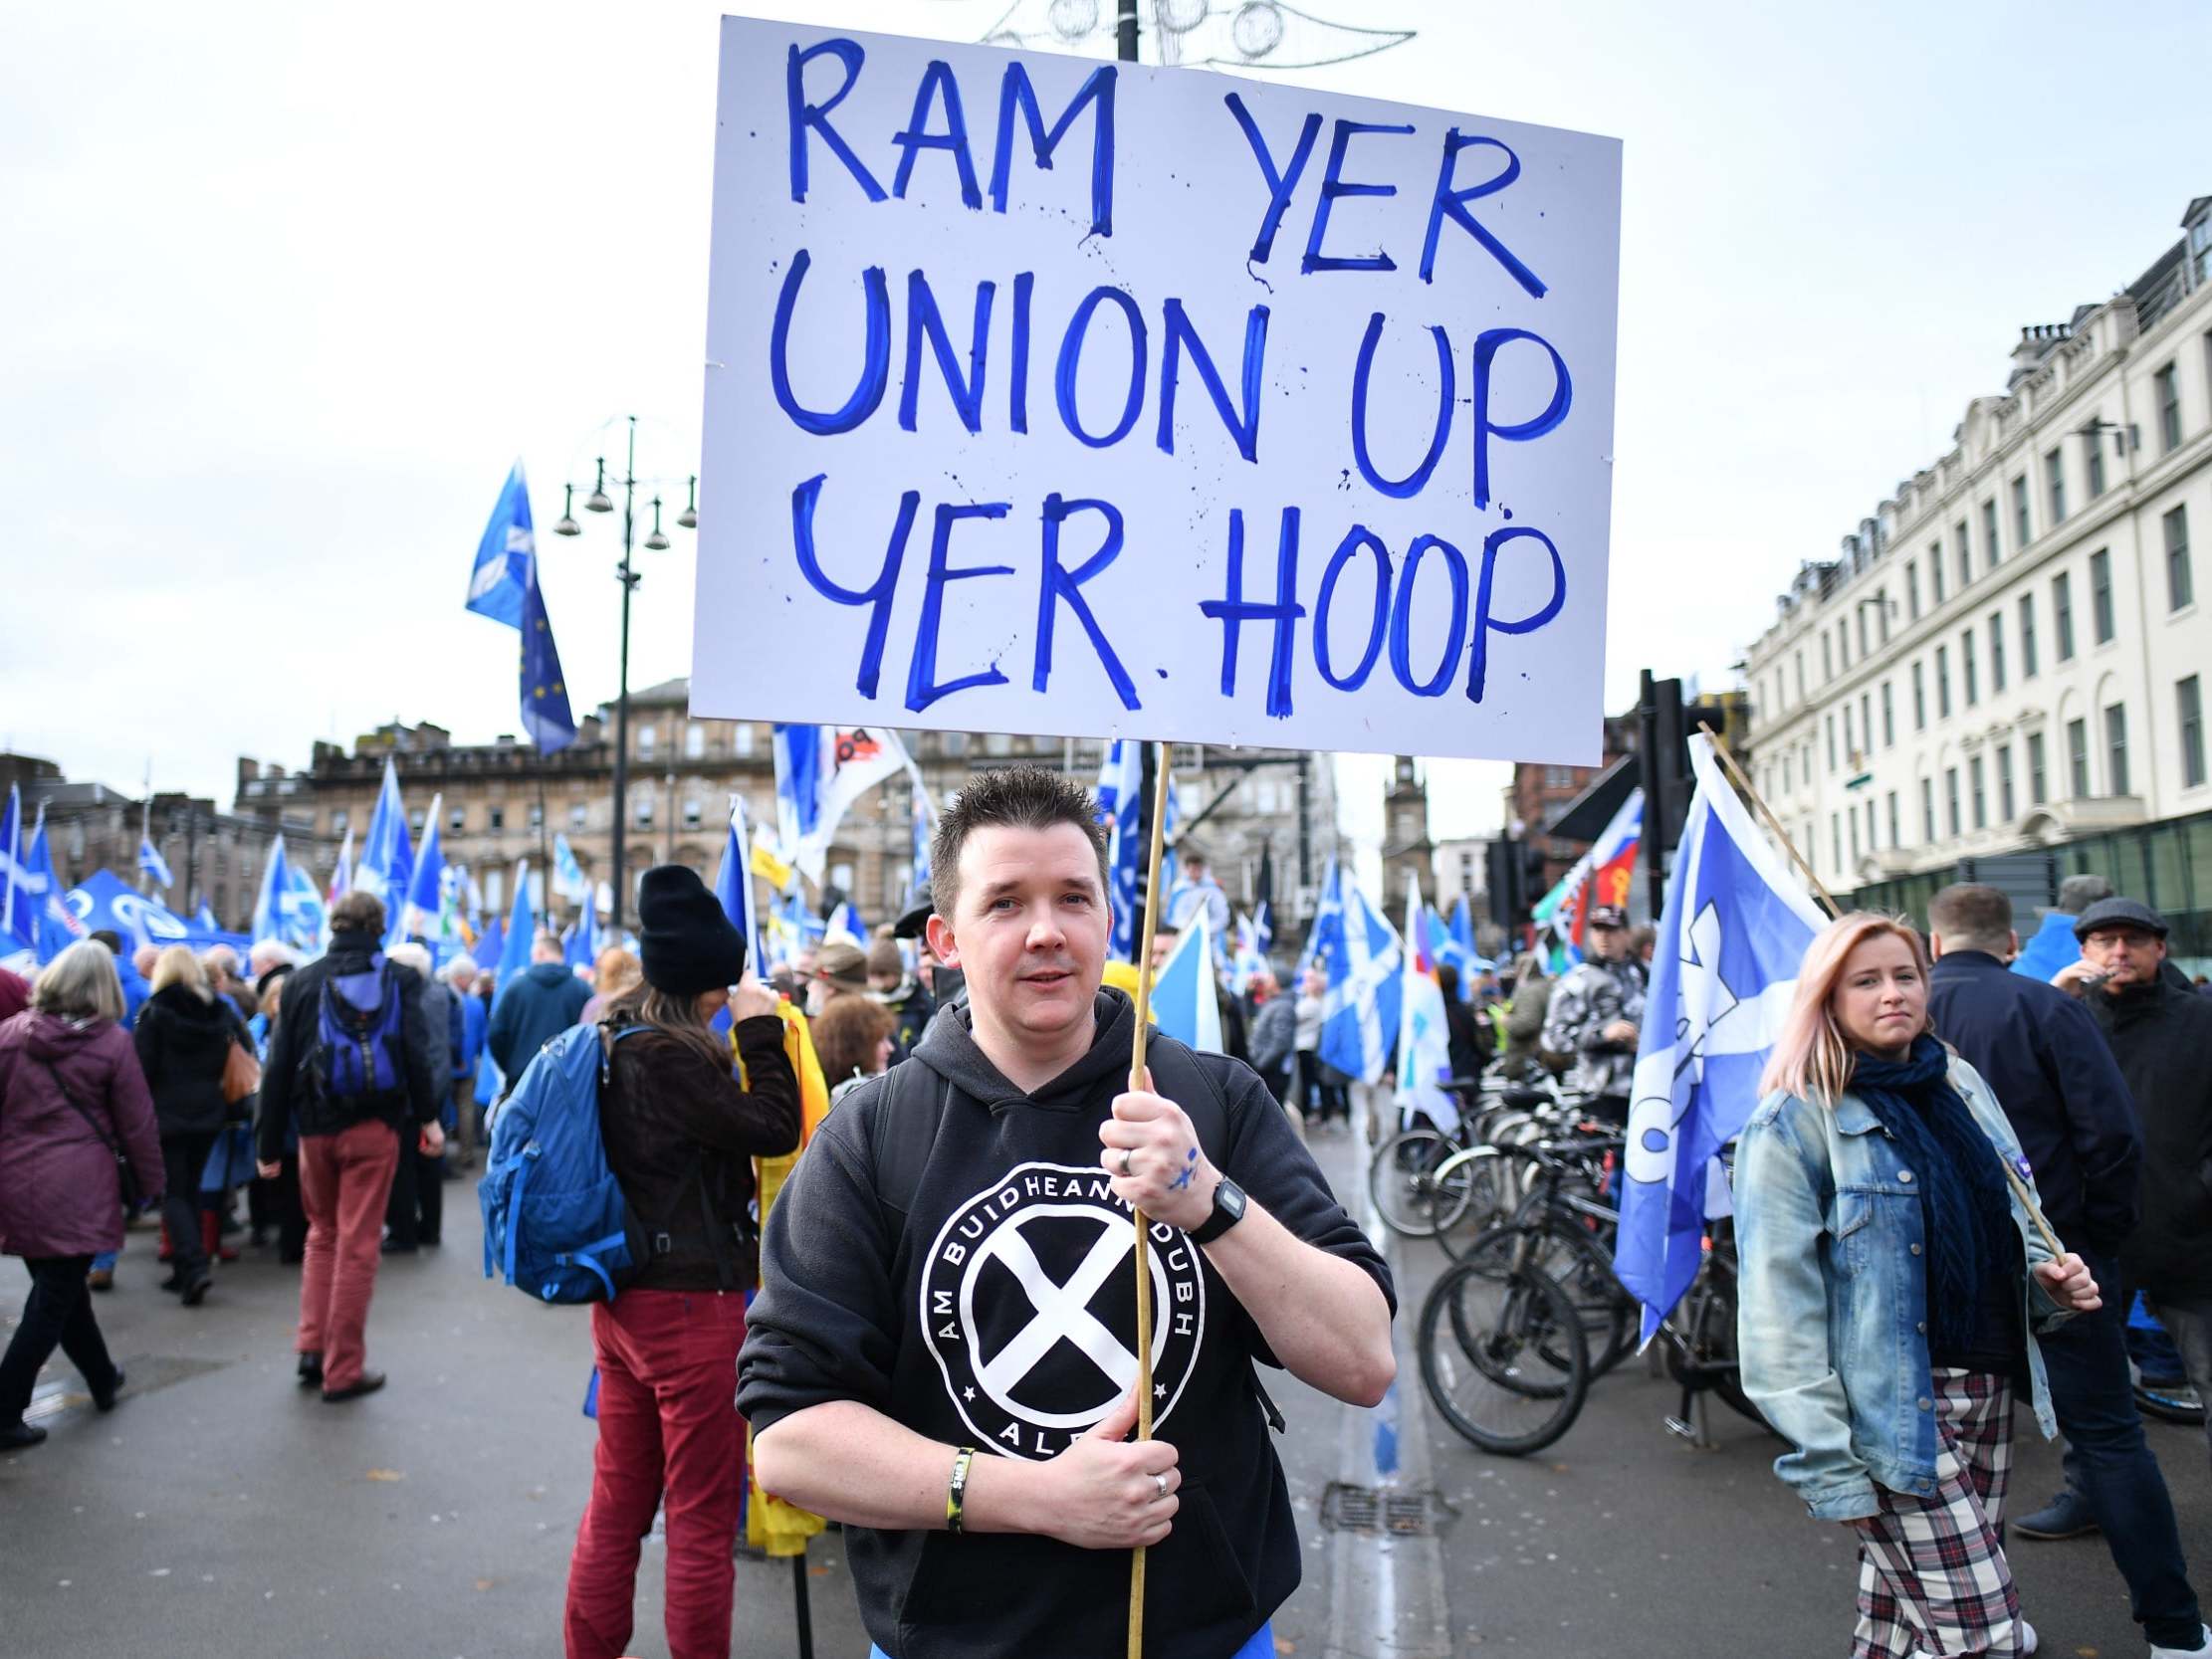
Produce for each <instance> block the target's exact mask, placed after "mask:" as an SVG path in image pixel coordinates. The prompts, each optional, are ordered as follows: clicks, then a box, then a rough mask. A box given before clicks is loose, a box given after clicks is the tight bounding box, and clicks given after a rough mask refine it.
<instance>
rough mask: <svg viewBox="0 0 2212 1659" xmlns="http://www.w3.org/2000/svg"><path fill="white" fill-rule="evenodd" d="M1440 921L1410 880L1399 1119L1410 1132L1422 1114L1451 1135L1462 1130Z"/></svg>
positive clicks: (1401, 1010) (1401, 995) (1400, 1015)
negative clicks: (1453, 1082) (1451, 1088)
mask: <svg viewBox="0 0 2212 1659" xmlns="http://www.w3.org/2000/svg"><path fill="white" fill-rule="evenodd" d="M1434 920H1435V914H1434V913H1433V912H1427V911H1425V908H1424V906H1423V905H1422V902H1421V884H1420V882H1418V881H1416V880H1413V879H1412V878H1410V877H1409V878H1408V880H1407V882H1406V933H1405V940H1404V943H1405V949H1404V951H1403V953H1402V954H1403V965H1402V966H1401V968H1400V970H1399V979H1398V984H1399V993H1398V996H1399V1000H1398V1089H1397V1093H1396V1095H1395V1097H1394V1098H1395V1099H1396V1101H1397V1103H1398V1112H1399V1117H1400V1119H1401V1120H1402V1121H1403V1123H1404V1124H1405V1126H1406V1127H1407V1128H1408V1129H1411V1128H1412V1127H1413V1124H1414V1117H1415V1115H1416V1114H1417V1113H1418V1114H1420V1115H1422V1116H1424V1117H1426V1118H1428V1119H1429V1121H1430V1122H1431V1123H1433V1124H1435V1125H1436V1126H1437V1127H1438V1129H1440V1130H1443V1131H1445V1132H1446V1133H1448V1132H1450V1131H1452V1130H1455V1129H1457V1128H1458V1127H1459V1107H1458V1103H1457V1102H1455V1101H1454V1100H1453V1099H1452V1098H1451V1096H1450V1095H1449V1094H1448V1093H1446V1092H1445V1090H1444V1088H1443V1080H1444V1079H1445V1078H1447V1077H1449V1076H1450V1075H1451V1044H1450V1038H1449V1035H1448V1033H1447V1031H1446V1028H1445V1026H1444V1005H1443V986H1442V985H1440V984H1438V982H1437V953H1436V941H1435V938H1434V936H1433V935H1432V933H1431V932H1430V926H1429V925H1430V923H1431V922H1433V921H1434Z"/></svg>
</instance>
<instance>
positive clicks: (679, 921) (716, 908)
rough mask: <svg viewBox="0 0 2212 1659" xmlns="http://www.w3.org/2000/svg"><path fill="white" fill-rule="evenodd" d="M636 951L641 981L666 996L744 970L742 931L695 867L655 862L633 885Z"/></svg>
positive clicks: (716, 983) (727, 979) (695, 991)
mask: <svg viewBox="0 0 2212 1659" xmlns="http://www.w3.org/2000/svg"><path fill="white" fill-rule="evenodd" d="M637 925H638V933H637V953H638V956H639V958H640V960H642V961H643V963H644V965H645V978H646V982H647V983H649V984H651V985H653V986H655V987H656V988H658V989H660V990H664V991H666V992H668V993H669V995H671V996H697V995H699V994H700V992H702V991H711V990H716V989H719V988H720V987H722V986H724V985H734V984H736V983H737V982H738V980H739V979H741V978H742V977H744V974H745V935H744V934H743V933H739V932H738V931H737V929H735V928H733V927H731V926H730V919H729V918H728V917H727V916H724V915H723V914H722V902H721V901H720V900H719V899H717V898H716V897H715V896H714V895H713V894H712V893H710V892H708V891H707V884H706V883H705V882H703V881H701V880H700V879H699V872H698V871H696V870H693V869H691V868H689V867H688V866H686V865H681V864H660V865H655V866H654V867H653V868H652V869H650V870H648V871H646V872H645V875H644V877H643V879H642V880H641V881H640V882H639V883H638V889H637Z"/></svg>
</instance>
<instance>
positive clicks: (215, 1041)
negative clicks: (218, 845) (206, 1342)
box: [131, 944, 254, 1308]
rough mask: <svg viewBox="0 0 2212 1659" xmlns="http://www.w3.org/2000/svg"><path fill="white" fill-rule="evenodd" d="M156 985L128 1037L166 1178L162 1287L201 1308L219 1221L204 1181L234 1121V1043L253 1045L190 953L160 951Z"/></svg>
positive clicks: (249, 1047)
mask: <svg viewBox="0 0 2212 1659" xmlns="http://www.w3.org/2000/svg"><path fill="white" fill-rule="evenodd" d="M152 985H153V994H152V995H151V996H149V997H147V998H146V1005H145V1006H144V1007H143V1008H141V1009H139V1010H138V1023H137V1025H136V1026H134V1027H133V1028H132V1031H131V1035H132V1037H133V1039H134V1040H135V1042H136V1044H137V1049H138V1065H139V1067H140V1069H141V1070H143V1071H144V1073H145V1079H146V1088H147V1090H148V1091H149V1092H150V1093H151V1094H152V1096H153V1115H154V1120H155V1122H156V1124H157V1125H158V1126H159V1128H160V1131H161V1162H162V1167H163V1168H164V1169H165V1170H166V1172H167V1173H166V1178H165V1179H164V1180H163V1182H162V1186H163V1188H164V1189H165V1191H166V1192H167V1197H166V1198H164V1199H163V1201H162V1205H161V1219H162V1222H163V1224H164V1225H165V1226H166V1227H167V1228H168V1233H169V1252H170V1254H169V1277H168V1278H167V1279H165V1280H163V1281H162V1283H161V1288H162V1289H163V1290H165V1291H175V1292H177V1293H178V1294H180V1295H181V1296H182V1297H183V1298H184V1305H185V1306H186V1307H187V1308H196V1307H198V1306H199V1305H200V1303H201V1302H202V1301H203V1300H204V1299H205V1298H206V1296H207V1292H208V1287H209V1286H210V1285H212V1284H213V1283H214V1279H213V1277H212V1275H211V1274H210V1273H209V1270H208V1262H209V1259H210V1258H211V1257H212V1256H213V1255H214V1254H215V1251H216V1245H217V1236H216V1226H217V1217H216V1213H215V1211H213V1210H211V1209H204V1208H202V1206H201V1204H200V1175H201V1172H202V1171H203V1170H205V1169H206V1167H207V1156H208V1153H209V1152H211V1151H213V1150H214V1149H215V1142H216V1141H217V1139H218V1138H219V1137H220V1136H221V1135H222V1133H223V1125H224V1122H225V1121H226V1119H227V1118H228V1117H229V1115H230V1103H229V1102H228V1101H226V1100H225V1099H224V1098H223V1068H224V1067H225V1066H226V1065H227V1064H228V1063H229V1060H230V1051H231V1045H232V1044H234V1043H237V1044H242V1045H244V1047H245V1049H246V1051H247V1052H248V1053H249V1054H251V1053H252V1052H253V1044H254V1040H253V1037H252V1035H251V1034H250V1033H249V1032H248V1031H247V1030H246V1023H245V1021H243V1020H242V1019H240V1018H239V1017H238V1011H237V1010H236V1009H235V1008H233V1007H232V1006H231V1005H230V1003H229V1002H227V1001H225V1000H224V999H223V998H221V997H218V996H217V995H216V994H215V989H214V987H213V986H212V985H210V984H209V983H208V979H207V970H206V969H205V968H204V967H202V966H201V965H200V960H199V958H198V957H197V956H195V955H193V954H192V952H191V949H190V948H189V947H188V946H186V945H182V944H172V945H170V946H169V947H168V948H167V949H166V950H164V951H162V952H161V954H160V955H159V956H158V957H157V958H156V959H155V961H154V964H153V980H152Z"/></svg>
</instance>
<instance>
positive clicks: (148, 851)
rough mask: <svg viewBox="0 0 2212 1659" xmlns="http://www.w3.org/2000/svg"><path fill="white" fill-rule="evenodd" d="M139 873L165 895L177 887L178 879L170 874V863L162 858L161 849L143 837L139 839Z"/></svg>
mask: <svg viewBox="0 0 2212 1659" xmlns="http://www.w3.org/2000/svg"><path fill="white" fill-rule="evenodd" d="M138 873H139V874H140V875H141V876H145V877H147V878H148V879H150V880H151V881H152V883H153V885H154V886H155V887H157V888H159V889H161V891H162V892H164V893H166V892H168V890H169V889H170V888H172V887H174V886H175V885H176V878H175V877H174V876H172V875H170V874H169V861H168V860H167V859H165V858H163V857H162V856H161V849H160V848H159V847H156V846H155V845H154V844H153V842H152V841H151V839H149V838H148V837H146V836H143V835H141V836H139V837H138Z"/></svg>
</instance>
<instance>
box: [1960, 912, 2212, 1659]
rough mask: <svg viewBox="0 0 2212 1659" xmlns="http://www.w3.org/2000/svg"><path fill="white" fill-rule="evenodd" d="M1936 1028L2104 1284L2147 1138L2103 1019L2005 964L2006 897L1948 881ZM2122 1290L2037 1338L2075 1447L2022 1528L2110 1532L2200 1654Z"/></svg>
mask: <svg viewBox="0 0 2212 1659" xmlns="http://www.w3.org/2000/svg"><path fill="white" fill-rule="evenodd" d="M1928 930H1929V933H1930V935H1931V939H1932V947H1933V953H1934V955H1935V957H1936V963H1935V968H1934V971H1933V974H1932V977H1931V980H1930V985H1929V996H1928V1010H1929V1013H1930V1015H1931V1016H1932V1017H1933V1019H1934V1021H1935V1030H1936V1034H1937V1035H1938V1036H1939V1037H1941V1038H1942V1039H1943V1040H1944V1041H1945V1042H1947V1043H1949V1044H1950V1045H1951V1046H1952V1047H1953V1048H1955V1049H1957V1050H1958V1052H1959V1053H1960V1054H1961V1055H1962V1056H1964V1057H1965V1059H1966V1062H1967V1064H1969V1065H1971V1066H1972V1067H1973V1068H1974V1069H1975V1070H1976V1071H1978V1072H1980V1073H1981V1074H1982V1077H1983V1078H1984V1079H1985V1080H1986V1081H1987V1082H1988V1084H1989V1086H1990V1089H1991V1090H1992V1091H1993V1092H1994V1093H1995V1095H1996V1097H1997V1103H1998V1105H2000V1106H2001V1107H2003V1108H2004V1111H2005V1116H2006V1118H2007V1119H2008V1120H2009V1121H2010V1122H2011V1124H2012V1127H2013V1133H2014V1134H2015V1135H2016V1136H2018V1137H2019V1139H2020V1149H2021V1151H2022V1153H2023V1154H2024V1155H2025V1156H2026V1157H2027V1159H2028V1161H2029V1163H2030V1164H2031V1165H2033V1167H2034V1169H2035V1175H2036V1186H2037V1189H2038V1191H2039V1192H2040V1194H2041V1195H2042V1199H2043V1209H2044V1214H2045V1215H2046V1216H2047V1217H2048V1218H2049V1220H2050V1222H2051V1225H2052V1227H2053V1229H2054V1230H2055V1231H2056V1232H2057V1233H2058V1235H2059V1237H2060V1238H2061V1239H2062V1240H2063V1241H2064V1242H2065V1243H2066V1244H2067V1245H2068V1246H2069V1247H2070V1248H2071V1249H2074V1250H2078V1251H2080V1252H2081V1254H2082V1256H2083V1258H2084V1259H2085V1260H2086V1261H2088V1262H2089V1263H2090V1271H2091V1272H2092V1273H2093V1274H2095V1275H2097V1276H2098V1283H2099V1284H2101V1285H2117V1284H2118V1282H2119V1278H2120V1275H2119V1272H2118V1269H2117V1268H2116V1266H2115V1265H2114V1264H2115V1260H2116V1258H2117V1257H2118V1255H2119V1252H2120V1247H2121V1246H2122V1245H2123V1244H2124V1243H2125V1242H2126V1240H2127V1237H2128V1235H2129V1234H2130V1233H2131V1232H2132V1231H2133V1230H2134V1227H2135V1216H2136V1195H2137V1189H2138V1185H2139V1182H2140V1177H2141V1173H2142V1142H2141V1137H2140V1136H2139V1134H2138V1133H2137V1131H2136V1128H2135V1114H2134V1109H2133V1107H2132V1106H2131V1104H2130V1103H2129V1101H2128V1098H2127V1085H2126V1083H2125V1081H2124V1080H2123V1079H2122V1078H2121V1076H2120V1072H2119V1069H2118V1068H2117V1067H2116V1066H2114V1065H2113V1064H2112V1057H2111V1053H2110V1051H2109V1050H2108V1049H2107V1048H2106V1047H2105V1045H2104V1042H2103V1039H2102V1038H2101V1036H2100V1035H2099V1033H2098V1030H2097V1026H2096V1023H2095V1021H2093V1020H2092V1019H2091V1018H2090V1016H2089V1014H2088V1012H2087V1011H2086V1010H2085V1009H2084V1008H2083V1007H2082V1005H2081V1004H2080V1003H2078V1002H2076V1001H2074V999H2073V998H2071V997H2069V996H2068V995H2067V994H2066V993H2065V992H2063V991H2059V990H2055V989H2053V988H2052V987H2051V986H2049V985H2046V984H2043V983H2042V982H2040V981H2038V980H2035V979H2030V978H2026V977H2024V976H2022V975H2020V974H2017V973H2013V972H2011V971H2010V970H2009V969H2008V968H2007V967H2006V965H2005V964H2006V963H2007V962H2008V961H2009V960H2010V959H2011V958H2012V957H2013V956H2014V955H2015V954H2016V953H2017V952H2018V950H2019V947H2020V939H2019V935H2018V934H2017V933H2014V931H2013V926H2012V901H2011V900H2010V899H2008V898H2006V897H2005V895H2004V894H2002V893H2000V892H1999V891H1998V890H1997V889H1995V888H1993V887H1982V886H1976V885H1964V886H1958V887H1947V888H1945V889H1943V891H1942V892H1940V893H1938V894H1937V895H1936V896H1935V897H1934V898H1933V899H1932V900H1930V901H1929V903H1928ZM2126 1309H2127V1305H2126V1302H2125V1300H2124V1299H2123V1298H2121V1297H2119V1296H2116V1295H2114V1296H2110V1297H2107V1298H2106V1299H2105V1302H2104V1306H2103V1308H2102V1309H2101V1310H2100V1311H2099V1312H2097V1313H2094V1314H2084V1315H2081V1316H2080V1317H2078V1318H2076V1319H2073V1320H2070V1321H2069V1322H2068V1323H2066V1324H2065V1325H2063V1326H2061V1327H2060V1328H2059V1329H2058V1330H2056V1331H2052V1332H2047V1333H2046V1334H2044V1336H2043V1337H2042V1338H2041V1339H2039V1341H2040V1346H2041V1348H2042V1350H2043V1363H2044V1367H2045V1370H2046V1371H2047V1372H2048V1374H2049V1379H2050V1386H2051V1404H2052V1408H2053V1410H2055V1411H2056V1412H2057V1414H2058V1418H2059V1427H2060V1428H2061V1429H2062V1430H2063V1431H2064V1433H2065V1435H2066V1440H2067V1456H2066V1471H2067V1490H2066V1491H2065V1492H2063V1493H2061V1494H2060V1495H2059V1496H2058V1497H2057V1498H2055V1499H2054V1500H2052V1502H2051V1503H2049V1504H2047V1505H2045V1506H2044V1507H2043V1509H2041V1510H2039V1511H2037V1512H2036V1513H2035V1514H2033V1515H2029V1516H2025V1517H2023V1518H2021V1519H2020V1520H2017V1521H2015V1522H2014V1523H2013V1530H2014V1531H2015V1532H2018V1533H2020V1534H2022V1535H2024V1536H2026V1537H2028V1538H2046V1539H2048V1538H2072V1537H2075V1536H2077V1535H2079V1534H2082V1533H2089V1532H2095V1531H2097V1530H2098V1529H2099V1528H2102V1529H2103V1532H2104V1539H2105V1543H2106V1544H2107V1545H2108V1546H2109V1547H2110V1549H2111V1553H2112V1561H2113V1564H2114V1565H2116V1566H2117V1567H2118V1568H2119V1570H2120V1575H2121V1576H2122V1577H2123V1578H2125V1579H2126V1580H2127V1589H2128V1596H2129V1600H2130V1603H2131V1605H2132V1606H2133V1609H2134V1614H2135V1618H2136V1621H2137V1622H2138V1623H2140V1624H2141V1625H2142V1626H2143V1630H2144V1633H2145V1635H2147V1636H2148V1637H2149V1639H2150V1641H2151V1642H2152V1643H2153V1644H2155V1645H2156V1646H2157V1647H2159V1648H2161V1649H2172V1650H2177V1651H2179V1652H2183V1653H2188V1652H2193V1651H2195V1650H2196V1647H2197V1645H2198V1633H2199V1632H2200V1631H2201V1630H2202V1629H2203V1628H2204V1622H2203V1617H2202V1614H2201V1612H2200V1610H2199V1608H2198V1605H2197V1598H2196V1594H2195V1592H2194V1591H2193V1590H2192V1589H2191V1588H2190V1586H2189V1578H2188V1568H2187V1564H2186V1562H2185V1561H2184V1560H2183V1558H2182V1554H2181V1537H2180V1532H2179V1530H2178V1528H2177V1527H2176V1525H2175V1523H2174V1514H2173V1501H2172V1499H2171V1498H2170V1497H2169V1496H2168V1495H2167V1492H2166V1483H2165V1479H2164V1477H2163V1476H2161V1475H2160V1474H2159V1472H2158V1460H2157V1459H2156V1458H2155V1457H2153V1456H2152V1455H2151V1451H2150V1447H2149V1445H2148V1444H2147V1443H2146V1442H2145V1441H2144V1439H2143V1425H2142V1418H2141V1417H2140V1415H2139V1414H2138V1413H2137V1412H2136V1410H2135V1394H2134V1384H2133V1380H2132V1378H2131V1377H2130V1375H2129V1373H2128V1368H2127V1346H2126V1336H2125V1329H2124V1327H2125V1321H2126V1318H2127V1312H2126Z"/></svg>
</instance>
